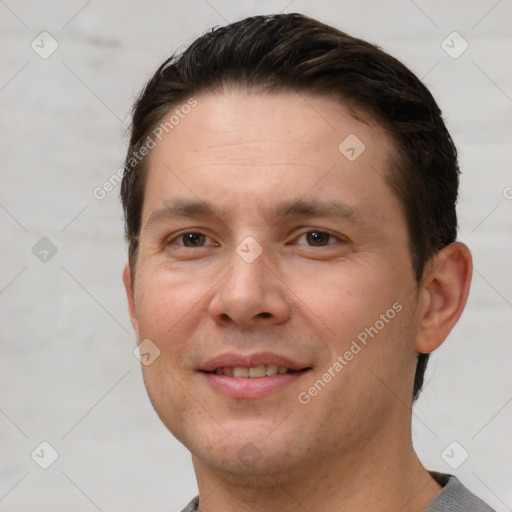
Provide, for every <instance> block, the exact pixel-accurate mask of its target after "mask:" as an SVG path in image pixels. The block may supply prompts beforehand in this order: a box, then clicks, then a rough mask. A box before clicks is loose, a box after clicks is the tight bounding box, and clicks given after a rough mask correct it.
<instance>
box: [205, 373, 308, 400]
mask: <svg viewBox="0 0 512 512" xmlns="http://www.w3.org/2000/svg"><path fill="white" fill-rule="evenodd" d="M307 373H308V370H303V371H300V372H293V373H284V374H277V375H272V376H270V377H259V378H235V377H228V376H227V375H217V374H216V373H206V372H202V375H203V376H204V377H205V378H206V380H207V382H208V384H210V386H211V387H212V388H213V389H214V390H215V391H217V392H218V393H220V394H222V395H225V396H228V397H230V398H264V397H266V396H269V395H271V394H272V393H275V392H277V391H279V390H281V389H283V388H284V387H286V386H288V385H290V384H292V383H293V382H297V381H298V380H299V379H301V378H302V377H303V376H304V375H305V374H307Z"/></svg>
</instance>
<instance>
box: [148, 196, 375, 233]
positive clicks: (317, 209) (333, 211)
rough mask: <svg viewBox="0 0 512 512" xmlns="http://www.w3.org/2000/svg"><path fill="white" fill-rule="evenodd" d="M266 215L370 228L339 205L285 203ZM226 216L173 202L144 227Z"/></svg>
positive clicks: (203, 204)
mask: <svg viewBox="0 0 512 512" xmlns="http://www.w3.org/2000/svg"><path fill="white" fill-rule="evenodd" d="M265 214H266V215H267V216H268V217H269V218H271V219H275V220H279V219H285V218H289V217H326V218H341V219H345V220H348V221H350V222H353V223H355V224H362V225H365V226H366V227H369V226H371V225H373V223H372V222H370V220H369V218H368V217H367V216H366V215H365V214H363V213H362V212H361V211H360V210H359V209H357V208H354V207H351V206H349V205H346V204H344V203H343V202H340V201H317V200H305V199H296V200H286V201H281V202H279V203H277V204H276V205H274V206H272V207H270V208H268V207H267V208H265ZM227 215H228V211H227V210H223V209H220V208H219V207H217V206H216V205H214V204H212V203H210V202H208V201H200V200H190V199H176V200H173V201H167V202H166V203H165V206H163V207H162V208H159V209H157V210H154V211H153V212H152V213H151V215H150V217H149V219H148V221H147V223H146V228H148V227H151V226H154V225H155V224H159V223H160V222H163V221H165V220H170V219H175V218H204V217H217V218H219V220H221V221H223V220H222V219H223V218H225V217H226V216H227ZM223 222H224V221H223Z"/></svg>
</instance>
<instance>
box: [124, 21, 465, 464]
mask: <svg viewBox="0 0 512 512" xmlns="http://www.w3.org/2000/svg"><path fill="white" fill-rule="evenodd" d="M458 177H459V168H458V164H457V154H456V150H455V147H454V144H453V142H452V139H451V137H450V135H449V133H448V131H447V129H446V127H445V124H444V122H443V119H442V117H441V112H440V110H439V108H438V106H437V104H436V102H435V101H434V99H433V97H432V95H431V94H430V92H429V91H428V90H427V88H426V87H425V86H424V85H423V84H422V83H421V82H420V81H419V80H418V78H416V76H415V75H414V74H413V73H412V72H411V71H409V70H408V69H407V68H406V67H405V66H404V65H403V64H401V63H400V62H399V61H397V60H396V59H394V58H393V57H391V56H389V55H388V54H386V53H385V52H383V51H382V50H381V49H379V48H378V47H377V46H375V45H373V44H370V43H368V42H365V41H363V40H360V39H356V38H354V37H351V36H349V35H347V34H345V33H343V32H341V31H339V30H337V29H335V28H332V27H329V26H327V25H324V24H322V23H320V22H318V21H315V20H313V19H310V18H307V17H305V16H302V15H298V14H289V15H276V16H257V17H253V18H248V19H245V20H243V21H240V22H238V23H234V24H231V25H229V26H226V27H221V28H217V29H215V30H212V31H211V32H209V33H207V34H205V35H204V36H202V37H201V38H199V39H197V40H196V41H195V42H194V43H193V44H192V45H191V46H190V47H189V48H188V49H187V50H185V52H183V53H182V54H181V55H178V56H173V57H171V58H170V59H168V60H167V61H166V62H164V63H163V64H162V65H161V66H160V68H159V69H158V70H157V72H156V73H155V75H154V76H153V77H152V78H151V80H150V81H149V82H148V84H147V85H146V87H145V89H144V90H143V91H142V93H141V94H140V96H139V98H138V100H137V102H136V104H135V106H134V110H133V124H132V131H131V138H130V145H129V149H128V153H127V158H126V165H125V174H124V177H123V182H122V191H121V194H122V201H123V206H124V211H125V221H126V237H127V240H128V243H129V265H128V267H127V268H126V269H125V284H126V287H127V291H128V297H129V301H130V311H131V316H132V321H133V324H134V327H135V329H136V331H137V335H138V337H139V340H140V341H141V340H143V339H146V338H149V339H151V341H152V343H154V344H155V345H156V346H158V348H159V350H160V353H161V355H160V357H159V358H158V359H156V360H155V361H154V362H153V363H152V364H151V365H149V366H147V367H145V368H144V378H145V382H146V386H147V388H148V392H149V395H150V398H151V400H152V401H153V404H154V406H155V409H156V410H157V412H158V414H159V415H160V417H161V418H162V420H163V421H164V423H165V424H166V425H167V426H168V427H169V428H170V430H171V431H172V432H173V433H174V434H175V435H176V436H177V437H178V438H179V439H181V440H182V441H183V442H184V443H185V444H186V445H187V446H188V447H189V448H190V449H191V451H192V452H193V453H194V451H197V453H200V452H201V450H202V449H205V447H206V446H210V439H209V437H208V436H207V435H206V434H205V432H203V431H201V427H200V426H199V427H198V426H197V425H200V424H201V423H202V424H204V425H206V424H209V428H210V430H212V431H213V430H215V429H217V430H219V433H220V434H221V435H223V436H224V437H225V438H226V441H225V443H224V448H222V449H223V450H224V449H225V451H224V452H223V453H225V454H229V453H230V452H229V446H228V445H230V442H232V444H233V445H236V446H238V447H239V448H240V447H243V446H258V450H261V453H264V454H266V455H267V457H269V455H268V454H269V453H270V452H273V451H274V452H275V447H273V445H272V442H271V441H272V439H270V440H269V437H268V436H269V435H270V434H266V436H265V440H263V439H262V438H259V437H258V436H257V434H254V435H253V434H251V432H256V431H260V432H261V431H262V430H264V431H266V432H270V431H271V429H272V426H274V427H276V425H278V424H279V422H280V421H283V418H280V417H279V414H278V413H277V412H276V411H279V410H280V411H281V412H282V413H284V412H286V411H283V409H282V407H281V408H279V404H280V403H281V405H282V400H283V398H285V399H286V397H287V395H286V393H292V395H293V394H295V395H294V396H299V394H300V393H298V392H301V391H302V392H304V391H305V393H303V394H302V402H301V400H300V398H299V400H298V401H297V402H298V403H295V404H294V405H293V407H290V409H291V411H292V412H291V413H290V414H291V415H290V419H289V420H287V424H286V425H283V426H281V427H280V428H279V429H278V430H279V431H281V432H282V438H280V437H279V435H278V432H277V431H276V434H275V435H273V436H272V438H273V439H276V441H275V442H276V443H277V442H278V441H277V439H281V445H283V444H284V445H286V439H287V438H289V439H293V429H294V427H293V425H292V424H293V423H294V422H297V424H301V423H302V422H303V421H305V419H306V418H308V417H312V418H313V419H315V416H316V420H317V421H319V422H326V421H330V420H333V419H334V418H336V415H337V414H342V415H343V412H342V411H343V410H347V409H348V411H349V412H351V413H352V414H354V415H355V417H357V415H358V414H359V412H358V411H360V406H359V405H358V404H361V403H365V402H366V401H367V400H371V398H369V397H370V396H371V395H372V394H373V395H374V394H375V393H374V392H375V389H376V388H378V387H379V386H380V388H382V390H381V393H382V395H381V396H380V398H381V399H382V398H383V397H384V396H386V395H389V396H387V397H386V399H385V400H380V402H379V403H377V401H376V402H375V403H374V404H373V406H372V407H370V408H369V410H370V411H372V412H369V413H368V414H373V416H374V420H373V423H371V425H370V426H368V427H367V428H368V429H372V428H374V429H379V428H382V429H384V428H385V425H384V424H385V422H386V418H387V413H382V414H381V412H382V411H381V409H382V410H384V409H385V407H386V406H389V407H388V410H391V409H393V408H394V406H392V403H393V401H396V397H393V393H394V394H396V395H398V396H400V397H403V398H404V399H405V400H410V401H413V400H415V399H416V398H417V396H418V394H419V392H420V389H421V387H422V382H423V374H424V371H425V367H426V364H427V360H428V354H429V353H430V352H431V351H432V350H434V349H435V348H436V347H437V346H439V345H440V344H441V343H442V341H443V340H444V339H445V337H446V336H447V334H448V332H449V331H450V330H451V328H452V326H453V325H454V323H455V322H456V321H457V319H458V317H459V315H460V313H461V311H462V309H463V307H464V303H465V299H466V296H467V292H468V287H469V275H470V256H469V252H468V251H467V249H466V248H465V246H463V245H462V244H454V242H455V238H456V232H457V219H456V212H455V203H456V199H457V190H458V179H459V178H458ZM306 228H308V229H306ZM309 228H310V229H309ZM301 229H302V231H301ZM247 237H249V238H247ZM244 252H245V253H247V254H251V255H254V258H249V259H247V258H244V254H243V253H244ZM249 260H250V262H249ZM247 290H251V293H248V291H247ZM354 343H355V344H354ZM272 350H276V351H277V352H278V353H280V354H281V355H284V356H287V357H291V355H293V354H295V355H294V360H293V361H292V362H291V363H296V364H298V365H299V366H300V365H307V366H305V367H304V368H300V369H301V372H297V373H300V374H301V375H300V377H296V376H294V378H295V379H296V380H294V381H293V382H292V383H291V384H290V386H288V387H287V388H286V389H288V391H286V390H285V389H283V390H282V391H278V392H277V393H275V394H272V395H271V396H266V397H264V398H261V399H259V398H256V399H250V400H240V399H239V397H237V398H233V397H224V396H223V394H222V393H220V394H219V393H218V390H217V391H216V390H215V388H211V386H210V385H209V384H208V383H206V382H203V380H207V379H209V378H210V377H207V376H205V374H206V372H208V371H211V370H212V369H213V370H215V368H210V366H211V365H214V364H215V363H214V362H212V361H211V360H210V355H211V356H216V355H219V354H220V355H222V354H224V353H227V352H229V351H234V352H236V353H239V354H240V353H245V354H248V356H249V358H250V357H251V354H253V353H254V354H256V352H257V353H258V354H260V355H258V356H257V357H256V356H255V357H256V359H258V357H260V356H261V353H263V352H265V353H267V352H269V351H272ZM348 352H351V353H352V356H350V355H349V354H348ZM343 354H347V358H350V359H349V360H348V361H346V359H347V358H343V357H342V359H343V361H345V362H343V363H342V362H341V361H340V360H339V359H338V358H337V356H338V355H343ZM261 357H263V359H264V356H261ZM261 357H260V358H261ZM221 359H222V358H221ZM256 359H255V360H254V365H256V366H261V365H260V364H259V363H261V362H262V361H260V360H259V359H258V360H256ZM336 361H338V363H339V364H340V365H341V369H340V366H339V365H338V366H336V367H334V366H333V365H334V364H335V362H336ZM285 362H286V361H285ZM291 363H290V364H291ZM222 364H223V365H224V366H225V367H228V366H230V365H229V364H227V363H225V362H223V363H222ZM251 364H252V360H251ZM283 364H284V363H283ZM379 365H384V366H385V368H386V370H385V371H382V372H379V371H378V368H381V366H379ZM232 366H233V365H232ZM219 371H220V372H221V373H222V372H223V371H224V370H222V369H221V370H219ZM226 371H227V372H228V373H229V371H230V370H226ZM326 372H327V374H328V375H330V377H329V376H327V377H325V379H323V377H322V376H323V375H325V374H326ZM363 374H364V376H363ZM203 377H205V379H203ZM319 380H322V382H323V384H321V383H319V382H318V381H319ZM324 381H328V382H324ZM331 381H332V382H331ZM315 383H316V384H315ZM315 386H316V387H315ZM386 386H388V387H389V386H391V387H394V388H393V393H391V394H390V392H389V390H386V389H385V388H386ZM312 387H313V388H315V389H316V392H315V391H313V390H312V391H311V392H308V389H311V388H312ZM349 389H352V390H353V391H351V393H350V395H351V396H350V397H349V396H348V394H347V396H345V395H344V394H343V393H344V390H345V391H348V390H349ZM340 394H341V397H342V398H340ZM406 397H407V398H406ZM288 398H289V397H288ZM313 398H314V400H313ZM216 400H218V403H217V404H216V403H215V401H216ZM303 402H307V403H303ZM329 403H331V404H332V406H331V408H330V410H327V409H328V405H327V404H329ZM209 405H210V406H212V407H213V409H212V410H208V407H209ZM342 405H343V406H342ZM166 408H167V409H168V410H167V411H166ZM267 408H268V410H267ZM269 411H270V412H269ZM311 414H312V416H309V415H311ZM390 414H392V413H390ZM241 415H242V416H243V418H241ZM376 417H378V418H379V419H376ZM360 419H362V418H360ZM251 421H252V423H251V425H250V426H248V424H247V422H251ZM192 424H194V425H196V426H195V427H194V428H191V425H192ZM205 428H206V427H205ZM343 428H346V429H347V431H346V432H349V431H350V428H349V426H346V427H340V429H341V430H340V431H337V432H335V433H333V434H332V435H333V436H336V435H342V431H343ZM186 432H189V434H187V433H186ZM190 432H195V434H194V433H192V434H190ZM363 434H364V433H362V434H361V435H363ZM367 434H368V435H369V434H370V432H367ZM311 435H312V436H314V427H313V426H312V427H311ZM194 436H195V437H194ZM213 438H214V434H213V433H212V438H211V439H213ZM333 439H334V438H333ZM230 440H231V441H230ZM305 441H307V439H306V440H305ZM221 444H222V443H221ZM287 449H288V450H291V451H294V453H298V452H300V448H296V447H290V446H288V448H287ZM304 449H305V448H304ZM221 453H222V452H221ZM226 456H228V455H226Z"/></svg>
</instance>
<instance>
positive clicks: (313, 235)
mask: <svg viewBox="0 0 512 512" xmlns="http://www.w3.org/2000/svg"><path fill="white" fill-rule="evenodd" d="M330 238H334V237H333V236H332V235H330V234H329V233H325V232H323V231H308V233H306V242H307V243H308V245H312V246H315V247H319V246H323V245H329V239H330Z"/></svg>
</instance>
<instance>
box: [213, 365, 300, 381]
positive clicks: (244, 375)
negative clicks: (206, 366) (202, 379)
mask: <svg viewBox="0 0 512 512" xmlns="http://www.w3.org/2000/svg"><path fill="white" fill-rule="evenodd" d="M308 369H310V368H304V369H303V370H292V369H290V368H287V367H286V366H277V365H275V364H268V365H265V364H260V365H258V366H251V367H249V368H248V367H245V366H222V367H219V368H215V370H213V371H212V372H208V373H214V374H215V375H226V376H227V377H234V378H235V379H261V378H262V377H272V376H273V375H284V374H286V373H298V372H301V371H304V370H308Z"/></svg>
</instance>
